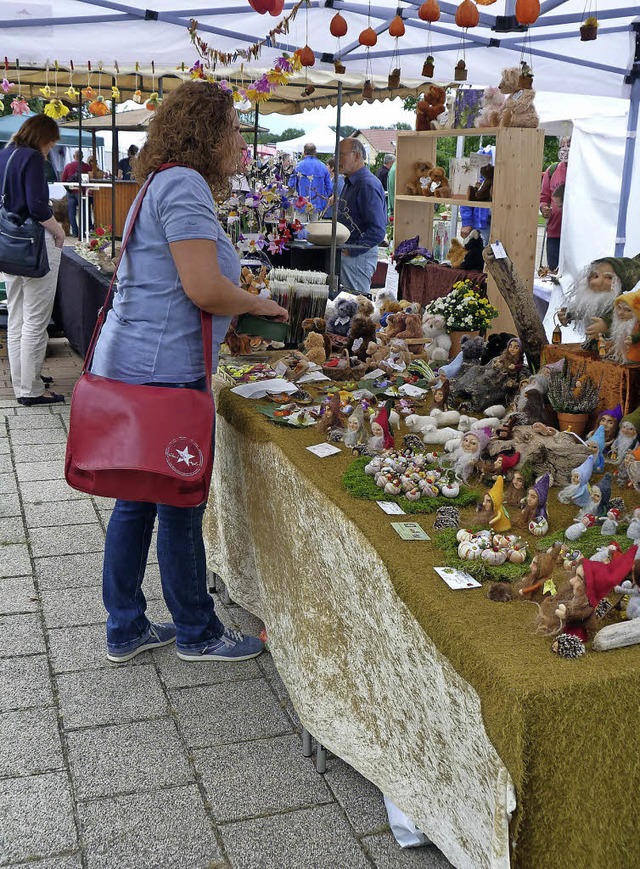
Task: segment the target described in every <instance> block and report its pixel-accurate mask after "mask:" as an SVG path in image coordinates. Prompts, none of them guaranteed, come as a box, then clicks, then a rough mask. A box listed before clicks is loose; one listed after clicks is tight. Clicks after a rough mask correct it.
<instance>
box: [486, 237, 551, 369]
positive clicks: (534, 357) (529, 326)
mask: <svg viewBox="0 0 640 869" xmlns="http://www.w3.org/2000/svg"><path fill="white" fill-rule="evenodd" d="M483 256H484V261H485V264H486V271H487V272H488V273H489V274H490V275H491V277H492V278H493V280H494V281H495V283H496V286H497V287H498V290H499V291H500V295H501V296H502V298H503V299H504V300H505V302H506V303H507V307H508V308H509V311H510V312H511V316H512V317H513V322H514V323H515V325H516V329H517V330H518V335H519V337H520V340H521V341H522V349H523V350H524V352H525V353H526V355H527V359H528V360H529V364H530V365H534V366H535V367H536V368H539V366H540V354H541V353H542V348H543V347H544V346H545V344H548V343H549V342H548V340H547V336H546V334H545V331H544V329H543V327H542V323H541V321H540V315H539V313H538V309H537V308H536V306H535V304H534V301H533V295H532V293H531V292H529V290H528V288H527V287H526V286H525V285H524V283H523V281H522V278H521V277H520V275H519V274H518V272H517V271H516V270H515V267H514V265H513V263H512V262H511V260H510V259H509V257H508V256H507V258H506V259H496V258H495V256H494V253H493V251H492V250H491V245H487V247H485V249H484V251H483Z"/></svg>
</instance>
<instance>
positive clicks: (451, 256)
mask: <svg viewBox="0 0 640 869" xmlns="http://www.w3.org/2000/svg"><path fill="white" fill-rule="evenodd" d="M466 255H467V249H466V247H465V246H464V245H463V243H462V242H461V241H460V240H459V239H457V238H452V239H451V246H450V248H449V253H448V254H447V259H448V260H449V262H450V263H451V268H454V269H459V268H460V266H461V265H462V261H463V260H464V258H465V257H466Z"/></svg>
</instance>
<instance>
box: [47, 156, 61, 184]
mask: <svg viewBox="0 0 640 869" xmlns="http://www.w3.org/2000/svg"><path fill="white" fill-rule="evenodd" d="M44 177H45V181H46V182H47V184H55V183H56V181H57V180H58V173H57V172H56V169H55V166H54V165H53V163H52V162H51V158H50V157H49V155H48V154H47V156H46V157H45V160H44Z"/></svg>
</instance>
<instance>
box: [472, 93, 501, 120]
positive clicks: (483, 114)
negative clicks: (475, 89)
mask: <svg viewBox="0 0 640 869" xmlns="http://www.w3.org/2000/svg"><path fill="white" fill-rule="evenodd" d="M503 105H504V94H502V93H501V92H500V90H499V89H498V88H497V87H488V88H485V89H484V93H483V94H482V103H481V108H480V113H479V114H478V115H477V116H476V119H475V121H474V124H473V125H474V127H498V126H500V111H501V109H502V106H503Z"/></svg>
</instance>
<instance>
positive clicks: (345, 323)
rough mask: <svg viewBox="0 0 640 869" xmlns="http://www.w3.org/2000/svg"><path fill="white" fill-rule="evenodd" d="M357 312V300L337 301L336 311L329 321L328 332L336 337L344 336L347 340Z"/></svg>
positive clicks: (342, 299) (343, 299)
mask: <svg viewBox="0 0 640 869" xmlns="http://www.w3.org/2000/svg"><path fill="white" fill-rule="evenodd" d="M357 310H358V303H357V302H356V300H355V299H345V298H341V299H336V301H335V310H334V312H333V313H332V314H331V316H330V317H329V319H328V320H327V331H328V332H331V333H333V334H334V335H344V337H345V338H346V337H347V335H348V334H349V329H350V328H351V321H352V319H353V318H354V317H355V314H356V311H357Z"/></svg>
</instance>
